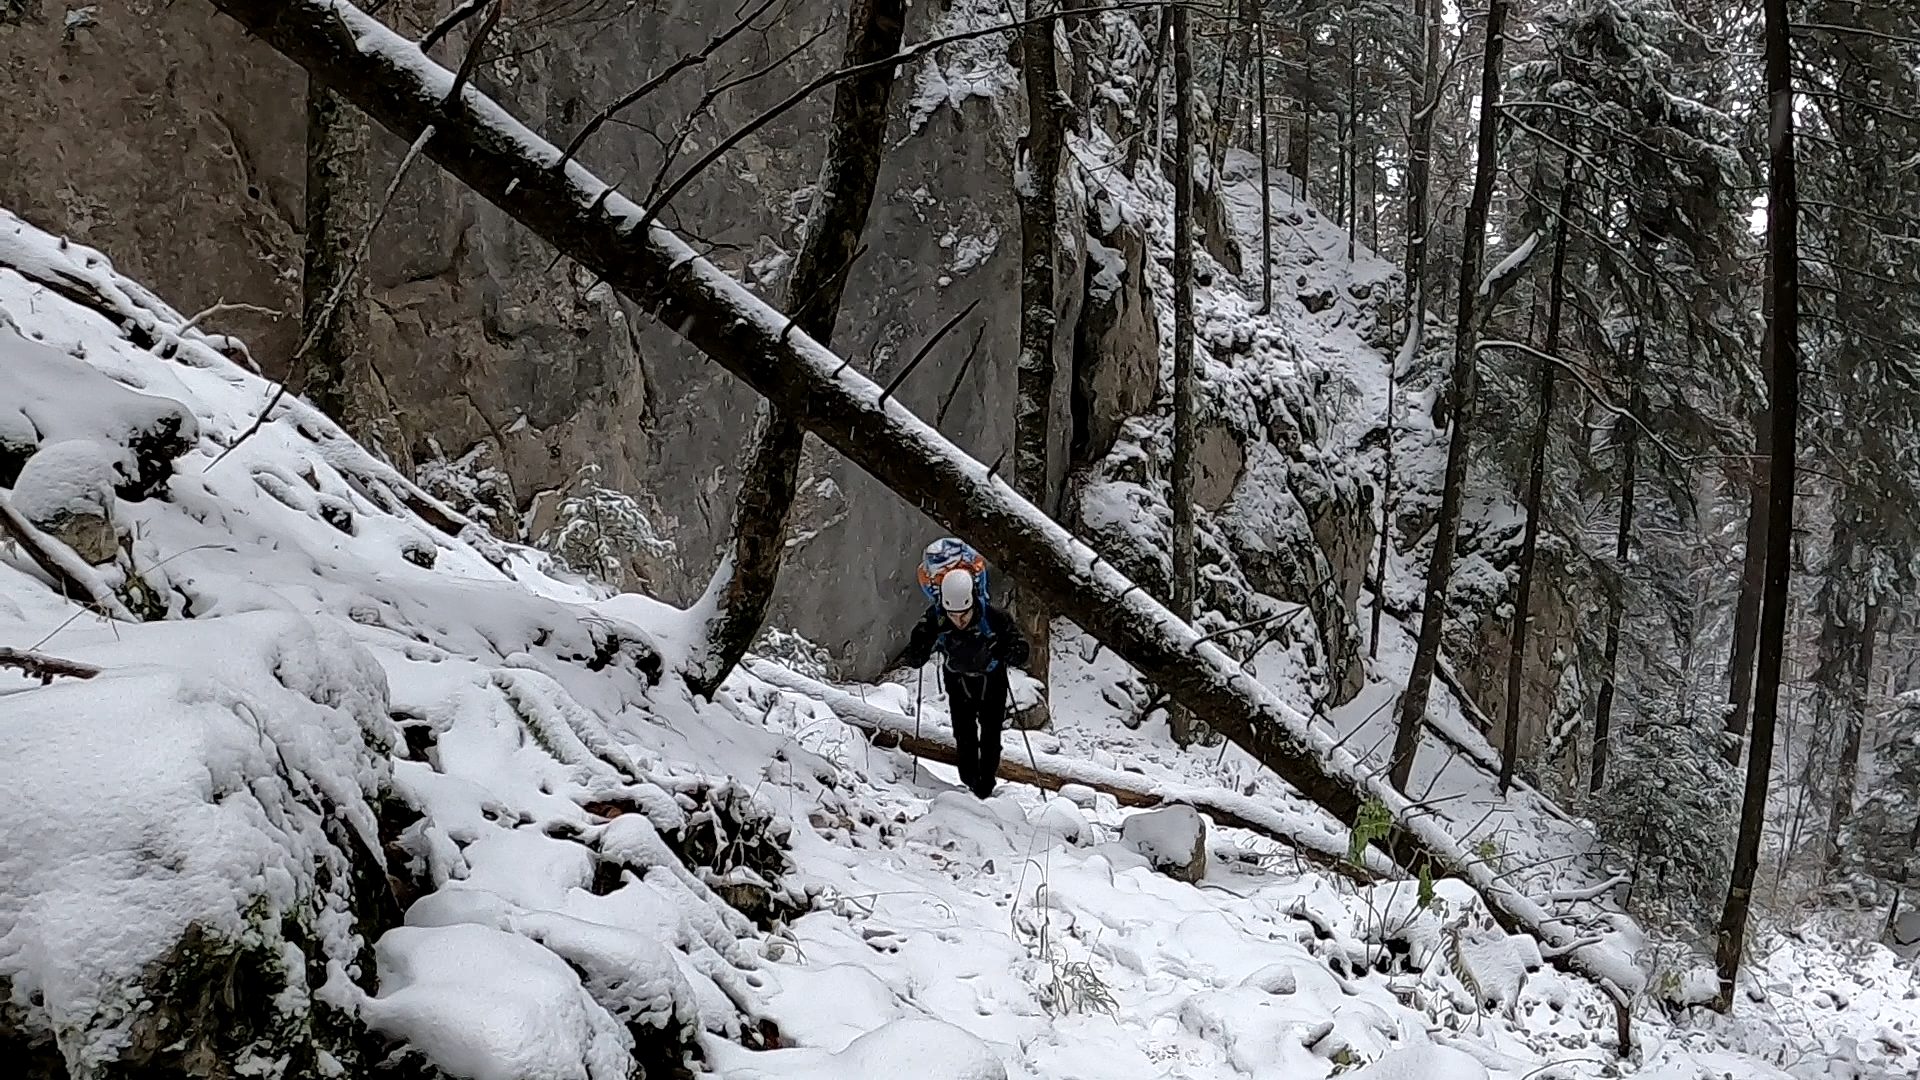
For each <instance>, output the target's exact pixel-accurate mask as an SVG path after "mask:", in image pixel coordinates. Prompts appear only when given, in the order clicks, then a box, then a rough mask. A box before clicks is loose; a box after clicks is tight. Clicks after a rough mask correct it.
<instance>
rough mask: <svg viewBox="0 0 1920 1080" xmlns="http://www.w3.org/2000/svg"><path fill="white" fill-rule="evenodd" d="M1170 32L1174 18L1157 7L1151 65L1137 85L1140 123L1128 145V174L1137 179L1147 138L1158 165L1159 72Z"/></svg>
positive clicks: (1136, 111) (1135, 113) (1136, 119)
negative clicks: (1140, 84)
mask: <svg viewBox="0 0 1920 1080" xmlns="http://www.w3.org/2000/svg"><path fill="white" fill-rule="evenodd" d="M1172 33H1173V20H1172V19H1171V18H1169V17H1168V15H1167V9H1166V8H1161V9H1160V21H1159V22H1157V23H1155V24H1154V30H1153V67H1152V69H1151V70H1150V71H1149V72H1148V74H1147V81H1146V82H1145V83H1144V84H1143V85H1142V86H1141V87H1140V100H1139V101H1138V102H1137V103H1136V104H1135V105H1134V109H1133V118H1134V122H1135V123H1137V124H1139V125H1140V130H1139V131H1138V132H1136V133H1135V136H1134V140H1133V142H1132V143H1131V144H1129V145H1128V147H1127V175H1128V176H1131V177H1133V178H1134V179H1135V180H1138V179H1140V151H1141V150H1142V149H1144V148H1145V146H1146V144H1147V142H1148V141H1149V139H1151V141H1152V142H1153V157H1152V159H1151V160H1152V161H1153V163H1154V165H1156V166H1158V165H1159V164H1160V119H1159V113H1160V98H1161V93H1160V73H1161V71H1162V70H1163V69H1164V67H1165V65H1166V60H1167V38H1168V37H1169V36H1170V35H1171V34H1172Z"/></svg>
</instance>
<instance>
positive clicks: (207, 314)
mask: <svg viewBox="0 0 1920 1080" xmlns="http://www.w3.org/2000/svg"><path fill="white" fill-rule="evenodd" d="M229 311H251V312H253V313H254V314H255V315H266V316H270V317H272V318H275V319H277V318H279V317H280V316H282V315H285V314H286V312H284V311H280V310H278V309H276V308H270V307H261V306H260V305H259V304H229V303H227V302H226V300H225V299H224V298H222V299H220V300H216V301H214V304H213V306H212V307H210V308H208V309H206V310H205V311H202V312H201V313H200V314H198V315H195V316H194V317H193V318H191V319H188V320H187V321H186V322H184V323H182V324H180V329H178V330H175V331H174V333H176V334H179V335H180V336H181V337H185V336H186V333H187V331H189V330H191V329H193V328H194V327H196V326H199V325H200V322H201V320H203V319H211V318H213V317H214V316H215V315H225V314H226V313H227V312H229Z"/></svg>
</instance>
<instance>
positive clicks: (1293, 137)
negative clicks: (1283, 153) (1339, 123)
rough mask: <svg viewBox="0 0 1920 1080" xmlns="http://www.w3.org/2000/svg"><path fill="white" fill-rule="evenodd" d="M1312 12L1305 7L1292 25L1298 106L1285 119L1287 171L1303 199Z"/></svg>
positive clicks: (1308, 160) (1308, 166) (1309, 146)
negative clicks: (1296, 47) (1296, 42)
mask: <svg viewBox="0 0 1920 1080" xmlns="http://www.w3.org/2000/svg"><path fill="white" fill-rule="evenodd" d="M1316 14H1318V13H1317V12H1316V11H1313V10H1311V9H1310V10H1308V11H1307V12H1306V13H1305V15H1304V16H1303V17H1302V19H1301V20H1300V23H1299V24H1298V25H1297V26H1295V28H1294V33H1295V35H1296V36H1297V37H1298V38H1299V39H1300V74H1299V76H1298V77H1297V78H1295V79H1294V80H1293V85H1294V86H1295V88H1296V89H1297V93H1296V94H1295V95H1294V104H1295V105H1297V106H1298V107H1299V108H1298V110H1297V111H1296V112H1295V113H1294V114H1293V115H1292V117H1291V118H1289V120H1288V123H1287V174H1288V175H1290V176H1292V177H1293V179H1294V182H1295V184H1296V185H1297V187H1296V191H1297V192H1298V194H1299V197H1300V198H1301V199H1303V200H1304V199H1306V197H1307V190H1308V187H1309V184H1308V179H1309V176H1310V175H1311V173H1312V172H1313V34H1314V25H1313V17H1314V16H1315V15H1316ZM1283 47H1284V43H1283Z"/></svg>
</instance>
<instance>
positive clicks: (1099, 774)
mask: <svg viewBox="0 0 1920 1080" xmlns="http://www.w3.org/2000/svg"><path fill="white" fill-rule="evenodd" d="M742 666H743V667H745V668H746V669H747V671H748V672H749V673H750V674H752V675H753V676H754V677H755V678H757V679H759V680H760V681H762V682H764V683H767V684H769V685H772V686H776V687H779V688H780V689H782V690H790V691H792V692H794V693H796V694H801V695H804V696H806V697H810V698H813V699H814V700H816V701H820V702H822V703H824V704H825V705H826V706H827V707H828V708H829V709H832V710H833V714H834V715H835V716H837V717H839V718H840V719H841V721H843V722H844V723H846V724H849V725H851V726H853V727H856V728H858V729H860V730H861V731H864V732H866V733H867V736H868V739H869V740H870V741H871V742H872V743H873V744H874V745H875V746H879V747H882V748H885V749H889V750H895V749H897V750H904V751H906V752H907V753H909V754H912V755H913V756H914V757H917V758H923V759H925V760H927V761H937V762H939V763H940V764H942V765H957V764H959V761H960V751H959V749H958V748H957V747H956V746H954V742H953V733H952V732H950V731H948V730H947V729H946V728H934V729H931V730H927V729H923V728H922V727H921V726H920V725H918V724H916V723H914V721H913V718H912V717H909V716H904V715H902V714H900V713H897V712H894V711H893V710H891V709H883V708H880V707H879V706H877V705H873V704H870V703H868V702H865V701H862V700H860V699H859V698H857V697H855V696H853V695H852V694H849V693H847V692H846V691H845V690H840V689H838V688H836V687H832V686H828V685H827V684H825V683H822V682H816V681H814V680H813V679H809V678H807V677H806V676H804V675H798V674H795V673H794V672H792V671H788V670H787V669H786V668H783V667H778V666H776V665H774V664H769V663H767V662H766V661H764V660H748V661H746V662H745V663H744V664H743V665H742ZM999 776H1000V778H1001V779H1002V780H1011V781H1013V782H1014V783H1016V784H1031V785H1032V786H1034V787H1037V788H1045V789H1046V790H1048V791H1059V790H1060V789H1061V788H1063V787H1066V786H1067V785H1069V784H1079V785H1082V786H1084V787H1089V788H1092V789H1093V790H1095V791H1098V792H1101V793H1102V794H1106V795H1111V796H1113V799H1114V801H1115V802H1117V803H1119V804H1120V805H1121V806H1133V807H1141V808H1152V807H1156V806H1171V805H1174V804H1184V805H1186V806H1191V807H1193V808H1194V809H1195V810H1198V811H1200V812H1201V813H1203V814H1206V815H1207V816H1208V817H1210V818H1212V819H1213V821H1214V824H1216V825H1220V826H1223V827H1225V828H1229V829H1245V830H1247V831H1248V832H1251V833H1258V834H1260V835H1261V836H1264V837H1266V838H1267V839H1269V840H1272V841H1274V842H1276V843H1279V844H1284V845H1286V846H1287V847H1289V848H1292V849H1293V850H1295V851H1297V852H1299V853H1300V857H1301V858H1303V859H1305V860H1307V861H1308V862H1310V863H1312V864H1314V865H1315V866H1318V867H1320V868H1321V869H1323V870H1327V871H1330V872H1332V873H1336V874H1339V875H1340V876H1341V877H1344V878H1348V879H1350V880H1352V881H1354V882H1355V883H1357V884H1361V885H1372V884H1374V883H1375V882H1377V881H1379V880H1380V879H1382V878H1392V877H1397V876H1399V868H1398V867H1396V866H1395V865H1393V862H1392V860H1390V859H1388V858H1387V857H1386V856H1385V855H1384V854H1382V853H1381V852H1378V851H1375V850H1373V849H1372V848H1369V849H1367V853H1366V858H1367V864H1366V865H1365V866H1355V865H1354V864H1353V863H1352V862H1351V861H1349V860H1348V858H1347V856H1348V854H1349V852H1348V850H1347V848H1346V846H1345V844H1346V837H1345V836H1343V835H1342V834H1340V833H1337V832H1332V831H1329V830H1327V829H1325V828H1323V827H1321V824H1320V822H1319V821H1315V820H1308V819H1304V818H1302V817H1300V816H1299V815H1297V814H1289V813H1287V812H1286V811H1283V810H1276V809H1274V808H1273V807H1271V806H1268V805H1266V804H1265V803H1262V802H1258V801H1255V800H1253V799H1249V798H1246V797H1244V796H1236V795H1232V794H1229V793H1227V792H1224V791H1220V790H1218V789H1216V788H1207V787H1197V786H1194V785H1191V784H1169V783H1166V782H1164V781H1156V780H1153V779H1151V778H1149V777H1147V776H1145V775H1142V774H1140V773H1130V772H1124V771H1120V770H1116V769H1103V768H1101V767H1099V766H1098V765H1090V764H1088V763H1087V762H1085V761H1083V760H1081V759H1079V758H1071V757H1063V756H1061V755H1058V754H1046V753H1036V752H1033V751H1032V750H1031V748H1030V744H1029V743H1028V742H1027V741H1026V740H1022V741H1020V742H1019V743H1009V744H1007V745H1006V746H1005V747H1004V748H1003V749H1002V752H1001V756H1000V773H999Z"/></svg>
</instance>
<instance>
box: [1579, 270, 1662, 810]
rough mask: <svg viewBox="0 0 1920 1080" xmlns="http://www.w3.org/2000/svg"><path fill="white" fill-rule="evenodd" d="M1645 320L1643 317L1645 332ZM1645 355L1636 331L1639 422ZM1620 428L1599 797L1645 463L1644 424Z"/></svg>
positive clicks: (1591, 783)
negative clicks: (1614, 588) (1637, 492)
mask: <svg viewBox="0 0 1920 1080" xmlns="http://www.w3.org/2000/svg"><path fill="white" fill-rule="evenodd" d="M1649 281H1651V279H1649ZM1645 318H1646V316H1645V315H1644V314H1643V315H1642V316H1641V319H1642V320H1643V327H1644V320H1645ZM1645 350H1646V331H1645V329H1644V328H1643V329H1638V330H1635V331H1634V340H1633V370H1632V371H1630V372H1627V373H1626V375H1627V379H1626V381H1627V382H1628V383H1630V384H1631V385H1632V386H1633V388H1634V389H1633V396H1632V397H1631V399H1630V401H1631V402H1632V405H1631V407H1630V409H1629V411H1630V412H1631V413H1632V414H1633V415H1634V416H1636V417H1637V416H1640V415H1643V414H1644V413H1645V409H1644V408H1642V403H1643V401H1644V398H1643V396H1642V394H1641V391H1640V378H1641V373H1642V372H1643V371H1644V370H1645V364H1646V356H1645ZM1620 424H1621V426H1622V427H1623V428H1624V430H1623V431H1622V432H1621V435H1620V521H1619V531H1618V532H1616V533H1615V534H1614V542H1613V561H1614V562H1615V564H1616V565H1617V566H1618V569H1619V573H1620V582H1619V593H1618V595H1616V596H1614V598H1613V602H1612V603H1611V604H1610V605H1609V606H1608V608H1607V644H1606V650H1605V653H1604V655H1603V657H1602V659H1601V661H1600V663H1601V669H1600V693H1599V695H1598V696H1597V697H1596V698H1595V701H1594V707H1593V771H1592V773H1591V774H1589V776H1588V778H1587V790H1588V791H1591V792H1596V793H1597V792H1599V790H1600V789H1601V787H1603V786H1604V785H1605V784H1606V782H1607V752H1608V749H1609V747H1610V743H1611V740H1612V738H1613V698H1614V693H1615V691H1614V685H1615V679H1614V676H1615V670H1616V665H1617V664H1618V663H1619V661H1620V628H1621V624H1622V622H1623V621H1624V620H1625V619H1626V614H1627V597H1626V579H1627V560H1628V557H1629V556H1630V555H1632V553H1633V496H1634V487H1635V484H1636V482H1637V481H1638V479H1639V476H1638V470H1639V464H1640V462H1639V450H1640V425H1639V424H1638V423H1636V422H1634V420H1632V419H1630V418H1625V417H1623V418H1621V419H1620Z"/></svg>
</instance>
